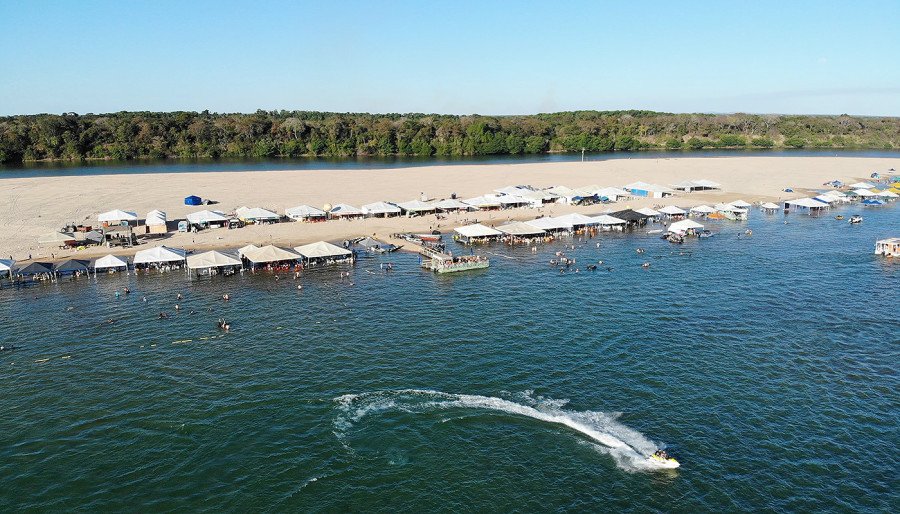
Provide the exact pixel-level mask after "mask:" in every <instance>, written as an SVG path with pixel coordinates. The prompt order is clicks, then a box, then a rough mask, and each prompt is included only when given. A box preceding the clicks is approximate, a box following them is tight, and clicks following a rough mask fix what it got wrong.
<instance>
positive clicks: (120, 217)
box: [97, 209, 138, 223]
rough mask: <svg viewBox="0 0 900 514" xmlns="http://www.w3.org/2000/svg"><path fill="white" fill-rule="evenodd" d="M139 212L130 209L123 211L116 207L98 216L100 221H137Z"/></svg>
mask: <svg viewBox="0 0 900 514" xmlns="http://www.w3.org/2000/svg"><path fill="white" fill-rule="evenodd" d="M137 219H138V217H137V214H135V213H133V212H129V211H121V210H119V209H116V210H114V211H109V212H104V213H103V214H101V215H99V216H97V221H99V222H101V223H102V222H104V221H105V222H107V223H108V222H110V221H137Z"/></svg>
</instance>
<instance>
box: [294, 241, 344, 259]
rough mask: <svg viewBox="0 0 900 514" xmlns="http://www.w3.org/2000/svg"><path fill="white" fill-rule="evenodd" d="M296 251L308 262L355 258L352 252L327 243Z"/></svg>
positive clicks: (306, 246) (319, 243) (321, 242)
mask: <svg viewBox="0 0 900 514" xmlns="http://www.w3.org/2000/svg"><path fill="white" fill-rule="evenodd" d="M294 251H295V252H297V253H299V254H300V256H301V257H303V258H304V259H306V260H307V261H311V260H313V259H349V258H351V257H353V252H352V251H350V250H348V249H346V248H341V247H340V246H338V245H335V244H331V243H329V242H327V241H319V242H316V243H310V244H308V245H303V246H298V247H296V248H294Z"/></svg>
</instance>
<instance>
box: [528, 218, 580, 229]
mask: <svg viewBox="0 0 900 514" xmlns="http://www.w3.org/2000/svg"><path fill="white" fill-rule="evenodd" d="M525 223H526V224H528V225H531V226H532V227H535V228H539V229H541V230H546V231H547V232H554V231H560V230H571V229H572V225H570V224H569V223H568V222H566V221H560V220H558V219H556V218H550V217H543V218H537V219H533V220H531V221H526V222H525Z"/></svg>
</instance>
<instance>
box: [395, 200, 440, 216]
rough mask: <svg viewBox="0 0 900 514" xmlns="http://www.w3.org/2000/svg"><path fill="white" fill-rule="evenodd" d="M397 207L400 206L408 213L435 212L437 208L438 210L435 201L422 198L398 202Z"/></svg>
mask: <svg viewBox="0 0 900 514" xmlns="http://www.w3.org/2000/svg"><path fill="white" fill-rule="evenodd" d="M397 207H400V208H401V209H403V211H404V212H406V213H408V214H409V213H412V214H421V213H423V212H434V211H435V210H437V207H435V205H434V202H423V201H422V200H410V201H408V202H401V203H398V204H397Z"/></svg>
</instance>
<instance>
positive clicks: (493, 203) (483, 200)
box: [462, 196, 500, 209]
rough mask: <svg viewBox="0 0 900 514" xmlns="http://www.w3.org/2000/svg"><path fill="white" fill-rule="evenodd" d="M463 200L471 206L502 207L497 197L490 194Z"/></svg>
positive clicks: (481, 207) (484, 207) (483, 207)
mask: <svg viewBox="0 0 900 514" xmlns="http://www.w3.org/2000/svg"><path fill="white" fill-rule="evenodd" d="M462 202H463V203H464V204H466V205H468V206H469V207H470V208H471V207H474V208H476V209H499V208H500V202H499V201H498V200H497V199H496V198H494V197H488V196H476V197H475V198H469V199H468V200H463V201H462Z"/></svg>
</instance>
